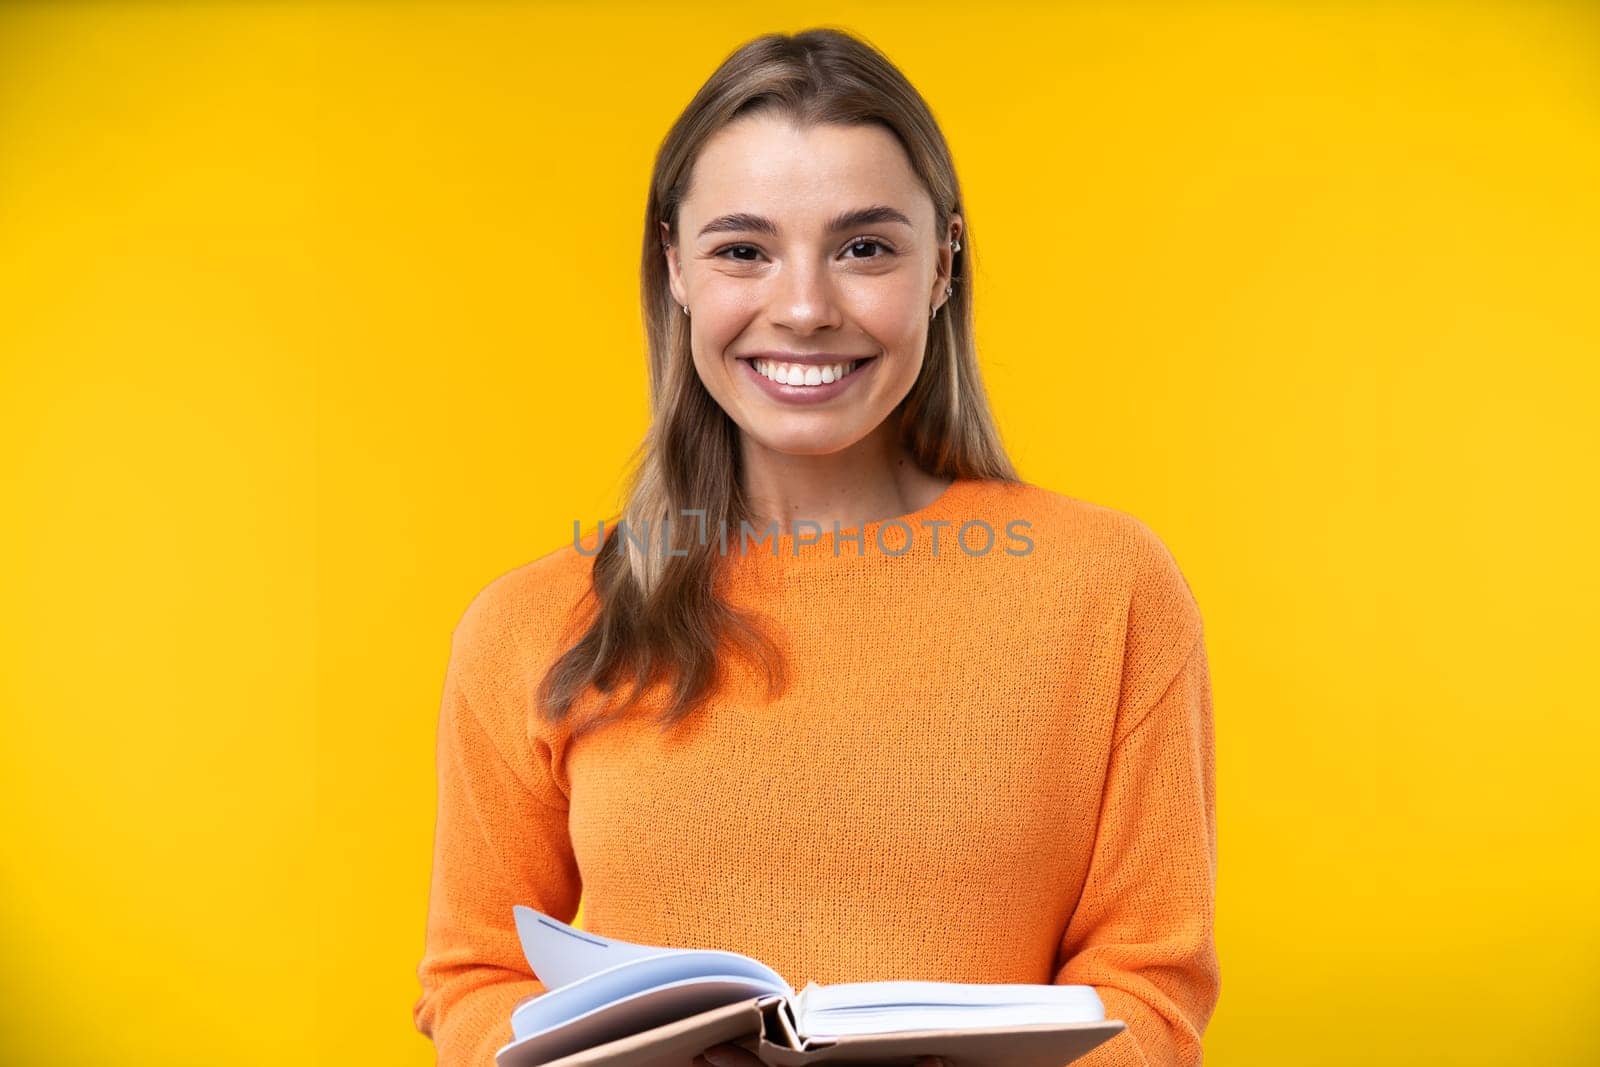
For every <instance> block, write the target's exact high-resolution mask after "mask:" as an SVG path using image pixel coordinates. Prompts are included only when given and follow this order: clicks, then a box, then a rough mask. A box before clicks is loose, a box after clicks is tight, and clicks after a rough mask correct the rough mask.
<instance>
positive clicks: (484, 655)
mask: <svg viewBox="0 0 1600 1067" xmlns="http://www.w3.org/2000/svg"><path fill="white" fill-rule="evenodd" d="M485 603H486V598H485V597H484V596H483V595H480V596H479V597H478V598H476V599H475V600H474V601H473V604H472V605H471V606H470V607H468V609H467V611H466V613H465V614H464V615H463V617H462V620H461V622H460V623H459V624H458V625H457V627H456V630H455V634H454V637H453V638H452V641H451V651H450V663H449V667H448V668H447V670H446V672H445V685H444V699H443V702H442V705H441V707H440V712H439V737H438V788H439V806H438V819H437V822H436V824H435V829H434V848H433V876H432V888H431V890H430V892H429V898H428V918H427V936H426V942H425V947H424V951H423V955H422V961H421V963H420V965H419V966H418V968H417V977H418V979H419V980H420V981H421V984H422V995H421V996H420V997H419V998H418V999H417V1001H416V1003H415V1006H414V1007H413V1009H412V1015H413V1020H414V1022H415V1025H416V1028H417V1029H418V1030H419V1031H421V1032H422V1033H423V1034H425V1035H427V1036H428V1037H429V1038H431V1039H432V1040H433V1043H434V1047H435V1051H436V1053H437V1061H438V1064H439V1067H493V1064H494V1054H495V1052H496V1050H498V1049H499V1048H500V1046H502V1045H504V1044H506V1043H507V1042H508V1041H510V1040H511V1036H512V1035H511V1024H510V1020H511V1009H512V1007H513V1006H514V1005H515V1004H516V1002H517V1001H518V1000H520V999H522V998H523V997H526V996H529V995H532V994H536V993H542V992H544V989H545V987H544V985H543V984H542V983H540V982H539V981H538V979H536V978H535V977H534V976H533V974H532V973H531V971H530V969H529V967H528V963H527V960H526V959H525V958H524V956H523V953H522V946H521V942H520V941H519V940H518V938H517V933H516V926H515V923H514V921H513V917H512V906H513V905H514V904H526V905H528V906H529V907H531V908H535V909H537V910H539V911H542V912H545V913H546V914H549V915H554V916H555V917H557V918H559V919H561V920H563V921H571V920H572V919H573V918H574V917H575V915H576V913H577V908H578V900H579V896H580V893H581V890H582V885H581V881H580V879H579V875H578V866H577V862H576V860H575V859H574V857H573V853H572V844H571V841H570V839H569V838H568V836H567V809H566V803H565V797H564V796H563V795H562V793H561V791H560V790H559V789H558V788H556V786H555V785H554V783H553V781H552V779H551V777H550V770H549V758H548V757H549V753H548V751H547V750H546V749H545V748H544V747H543V746H542V745H540V744H539V743H538V742H537V741H535V740H530V739H529V735H528V732H527V730H526V729H525V727H524V725H523V723H524V722H525V721H526V720H525V716H526V715H527V710H526V706H525V704H524V702H523V701H522V700H521V699H520V694H521V692H522V683H521V677H520V674H519V672H517V670H516V668H515V667H514V665H513V657H512V656H510V655H507V654H506V653H505V652H504V651H503V650H504V648H505V643H506V641H507V635H506V634H504V633H502V632H497V630H498V628H499V626H503V619H502V621H501V623H499V624H497V623H496V621H495V620H496V614H497V613H496V612H494V611H492V610H489V609H488V608H486V607H485Z"/></svg>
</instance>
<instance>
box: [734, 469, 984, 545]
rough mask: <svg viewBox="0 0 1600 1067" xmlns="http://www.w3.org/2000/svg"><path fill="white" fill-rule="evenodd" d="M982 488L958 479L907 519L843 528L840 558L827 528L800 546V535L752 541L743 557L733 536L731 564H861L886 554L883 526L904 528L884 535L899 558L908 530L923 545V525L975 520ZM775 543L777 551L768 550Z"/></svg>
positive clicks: (894, 517)
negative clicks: (973, 507)
mask: <svg viewBox="0 0 1600 1067" xmlns="http://www.w3.org/2000/svg"><path fill="white" fill-rule="evenodd" d="M983 484H985V480H984V479H981V478H955V479H953V480H952V481H951V482H950V484H949V485H947V486H945V487H944V490H943V491H942V492H941V493H940V494H939V495H938V496H936V497H934V498H933V500H931V501H929V502H928V503H927V504H924V505H923V506H922V507H920V508H917V509H916V510H914V511H908V512H906V513H905V514H904V515H887V516H884V517H883V518H879V519H872V520H871V521H869V522H865V523H855V524H853V525H851V526H842V525H841V526H840V527H839V533H838V538H837V539H838V540H839V541H841V542H842V543H843V547H842V548H841V549H840V550H839V552H838V554H837V555H836V554H835V553H834V541H835V535H834V531H833V529H832V528H831V527H828V528H824V529H823V530H822V532H821V534H820V536H818V537H817V539H816V541H814V542H812V541H808V542H806V543H804V544H797V543H796V541H797V539H798V536H799V535H797V534H792V533H791V534H784V535H782V536H779V537H769V538H766V539H765V540H762V541H755V540H754V539H753V538H752V540H751V542H750V544H749V545H748V547H747V550H746V551H745V552H743V553H741V552H740V551H739V547H740V546H739V543H738V538H737V535H736V534H733V535H732V536H730V539H729V545H728V553H727V554H728V557H729V561H730V562H731V563H732V564H733V565H734V566H736V567H737V566H740V565H746V566H756V567H774V566H783V565H785V564H790V565H792V564H796V563H802V562H814V561H818V560H823V559H827V560H835V559H837V560H860V559H862V558H864V557H866V556H872V555H882V554H884V553H882V552H880V551H879V546H878V531H879V530H880V529H881V528H883V527H884V526H888V525H893V524H902V529H901V530H900V532H899V533H895V534H885V540H886V542H887V543H888V551H889V552H890V553H893V554H899V552H898V550H899V549H900V548H901V547H902V546H905V545H906V543H907V542H906V540H905V538H906V532H907V530H909V531H910V535H911V538H912V542H913V543H917V544H920V543H923V542H925V541H926V539H927V537H928V530H927V529H926V528H924V527H923V526H922V523H924V522H936V521H939V520H954V519H960V520H962V521H965V520H966V519H969V518H975V517H976V515H975V514H968V513H967V511H968V509H967V505H968V503H969V502H970V501H971V500H972V498H973V496H974V494H975V492H976V491H977V489H978V487H980V486H982V485H983ZM858 530H859V531H860V535H859V536H860V539H861V543H862V544H864V545H865V552H863V551H862V549H861V548H860V547H859V546H858V544H857V532H856V531H858ZM730 534H732V531H730ZM947 536H948V535H947ZM774 542H775V548H774V547H768V546H769V545H773V544H774Z"/></svg>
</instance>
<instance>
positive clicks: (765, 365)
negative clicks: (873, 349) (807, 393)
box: [754, 359, 860, 385]
mask: <svg viewBox="0 0 1600 1067" xmlns="http://www.w3.org/2000/svg"><path fill="white" fill-rule="evenodd" d="M754 363H755V368H756V373H758V374H762V375H765V376H766V377H768V378H771V379H772V380H773V381H775V382H779V383H781V384H783V385H826V384H828V383H830V382H836V381H838V380H839V379H840V378H843V377H844V376H845V375H846V374H849V373H850V372H851V371H853V370H855V369H856V367H858V366H860V361H859V360H855V361H852V362H849V363H825V364H822V365H821V366H817V365H815V364H802V363H777V362H774V361H773V360H769V359H758V360H755V361H754Z"/></svg>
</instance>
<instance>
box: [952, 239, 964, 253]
mask: <svg viewBox="0 0 1600 1067" xmlns="http://www.w3.org/2000/svg"><path fill="white" fill-rule="evenodd" d="M950 251H952V252H959V251H961V238H959V237H957V238H956V239H955V240H954V241H951V242H950Z"/></svg>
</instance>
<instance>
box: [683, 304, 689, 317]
mask: <svg viewBox="0 0 1600 1067" xmlns="http://www.w3.org/2000/svg"><path fill="white" fill-rule="evenodd" d="M683 313H684V314H685V315H687V314H689V305H688V304H685V305H683Z"/></svg>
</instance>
